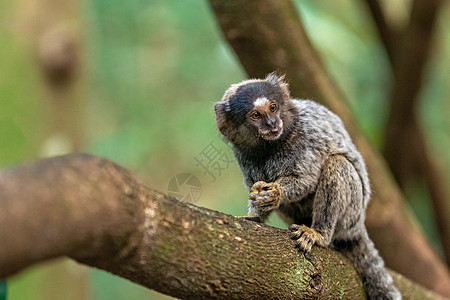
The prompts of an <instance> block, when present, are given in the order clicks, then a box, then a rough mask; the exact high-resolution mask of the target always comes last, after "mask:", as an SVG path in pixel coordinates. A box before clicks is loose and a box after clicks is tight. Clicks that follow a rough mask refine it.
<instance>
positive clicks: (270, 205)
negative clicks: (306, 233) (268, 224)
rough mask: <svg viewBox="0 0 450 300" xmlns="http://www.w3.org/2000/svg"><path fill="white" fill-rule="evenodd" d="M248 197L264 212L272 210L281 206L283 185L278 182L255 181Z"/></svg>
mask: <svg viewBox="0 0 450 300" xmlns="http://www.w3.org/2000/svg"><path fill="white" fill-rule="evenodd" d="M248 199H250V200H252V201H253V202H254V204H255V205H256V207H257V208H258V210H260V211H262V212H269V211H272V210H274V209H277V208H278V207H279V206H280V201H281V187H280V185H279V184H278V183H276V182H271V183H266V182H264V181H258V182H255V184H253V186H252V188H251V189H250V193H249V196H248Z"/></svg>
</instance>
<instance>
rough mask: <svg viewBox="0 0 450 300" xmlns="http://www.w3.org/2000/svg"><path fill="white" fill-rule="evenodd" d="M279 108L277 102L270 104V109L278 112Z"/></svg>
mask: <svg viewBox="0 0 450 300" xmlns="http://www.w3.org/2000/svg"><path fill="white" fill-rule="evenodd" d="M277 110H278V105H277V104H276V103H272V104H270V111H271V112H276V111H277Z"/></svg>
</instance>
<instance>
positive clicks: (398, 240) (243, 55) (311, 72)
mask: <svg viewBox="0 0 450 300" xmlns="http://www.w3.org/2000/svg"><path fill="white" fill-rule="evenodd" d="M210 3H211V6H212V8H213V10H214V13H215V14H216V16H217V20H218V22H219V25H220V28H221V29H222V31H223V34H224V36H225V38H226V39H227V41H228V43H229V44H230V45H231V47H232V48H233V49H234V51H235V52H236V54H237V57H238V58H239V60H240V62H241V63H242V65H243V67H244V69H245V70H246V72H247V74H249V76H250V77H262V76H264V75H265V74H267V73H269V72H271V71H273V70H278V71H279V72H280V73H286V74H287V76H286V77H287V79H288V80H289V82H290V88H291V93H292V94H293V96H295V97H300V98H312V99H314V100H316V101H318V102H320V103H323V104H325V105H326V106H328V107H329V108H330V109H331V110H332V111H334V112H335V113H337V114H338V115H339V116H340V117H341V119H342V120H343V121H344V123H345V125H346V128H347V130H348V131H349V133H350V134H351V136H352V138H353V141H354V142H355V144H356V145H357V147H358V149H359V150H360V151H361V153H362V155H363V156H364V159H365V161H366V164H367V166H368V169H369V173H370V178H371V182H372V185H373V190H374V192H373V197H372V200H371V203H370V207H369V209H368V215H367V222H366V225H367V227H368V230H369V234H370V236H371V238H372V239H373V240H374V242H375V244H376V246H377V248H378V249H379V250H380V253H381V255H382V256H383V258H384V259H385V261H386V263H387V265H388V266H390V267H391V268H393V269H394V270H397V271H399V272H401V273H402V274H405V275H407V276H408V277H410V278H412V279H413V280H415V281H417V282H419V283H421V284H423V285H424V286H426V287H428V288H430V289H433V290H435V291H437V292H439V293H442V294H443V295H447V296H450V274H449V272H448V269H447V268H446V266H445V264H443V262H442V261H441V260H440V258H439V256H438V255H437V254H436V253H435V251H434V250H433V249H432V247H431V246H430V245H429V243H428V242H427V241H426V239H425V238H424V237H423V235H422V234H421V233H420V231H419V230H418V229H417V227H416V226H415V225H414V223H413V222H411V220H410V218H409V216H408V215H407V213H406V210H405V208H404V207H403V206H404V202H403V199H402V194H401V192H400V190H399V188H398V186H397V185H396V184H395V181H394V180H393V178H392V176H391V174H390V173H389V171H388V168H387V167H386V164H385V162H384V161H383V160H382V159H381V157H380V156H379V155H378V154H377V153H376V152H375V151H374V150H373V149H372V148H371V147H370V145H369V144H368V142H367V140H366V139H365V138H364V136H363V135H362V134H361V132H360V131H359V128H358V126H357V124H356V121H355V120H354V117H353V115H352V113H351V111H350V110H349V108H348V106H347V105H346V103H345V101H344V100H343V97H342V96H341V94H340V93H339V91H338V89H337V87H336V85H335V84H334V83H333V82H332V81H331V80H330V78H329V77H328V76H327V73H326V71H325V69H324V67H323V64H322V62H321V60H320V58H319V56H318V54H317V52H316V51H315V50H314V48H313V47H312V45H311V43H310V41H309V39H308V37H307V35H306V33H305V31H304V29H303V26H302V24H301V21H300V19H299V16H298V14H297V12H296V8H295V7H294V6H293V4H292V3H291V2H290V1H288V0H252V1H249V0H246V1H243V0H241V1H232V2H230V1H220V0H210ZM412 262H414V263H412Z"/></svg>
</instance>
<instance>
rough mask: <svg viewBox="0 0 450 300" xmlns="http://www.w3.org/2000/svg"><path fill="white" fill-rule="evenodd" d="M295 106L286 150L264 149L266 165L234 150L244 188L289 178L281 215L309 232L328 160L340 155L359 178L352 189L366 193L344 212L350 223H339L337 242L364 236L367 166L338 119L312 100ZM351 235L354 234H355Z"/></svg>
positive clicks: (341, 221) (257, 158)
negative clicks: (295, 118) (362, 233)
mask: <svg viewBox="0 0 450 300" xmlns="http://www.w3.org/2000/svg"><path fill="white" fill-rule="evenodd" d="M292 102H293V104H294V105H295V109H296V111H297V113H298V121H297V126H296V127H295V129H294V130H293V132H292V133H291V136H290V138H289V139H288V140H287V141H286V142H285V143H284V145H283V147H276V148H272V147H270V146H266V149H264V148H263V149H262V151H263V152H264V156H263V157H264V159H260V157H259V156H258V157H255V156H254V155H252V154H253V153H252V154H250V155H248V154H247V153H246V152H242V151H241V150H240V149H239V147H236V146H235V147H234V154H235V156H236V158H237V160H238V162H239V165H240V167H241V170H242V172H243V174H244V180H245V183H246V185H247V186H248V187H249V188H250V187H251V186H252V185H253V184H254V183H255V182H257V181H261V180H262V181H266V182H275V181H277V180H280V179H282V178H288V181H289V183H288V184H285V185H281V187H282V190H283V201H282V203H281V205H280V207H279V211H278V212H279V214H280V215H281V217H282V218H283V219H284V220H285V221H286V222H287V223H288V224H292V223H296V224H306V225H308V226H310V225H311V222H312V219H311V218H312V214H313V201H314V194H315V192H316V190H317V186H318V184H319V180H320V177H321V172H322V166H323V164H324V162H325V161H326V160H327V158H328V157H330V156H333V155H342V156H344V157H345V158H346V159H347V160H348V161H349V162H350V163H351V164H352V165H353V167H354V169H355V171H356V173H357V174H358V178H354V179H355V181H354V184H355V187H354V189H355V190H358V191H361V190H362V195H359V194H358V195H356V197H355V198H354V199H352V201H351V202H352V203H351V205H349V206H347V207H346V208H345V212H344V214H345V215H346V217H345V218H341V219H340V220H339V221H338V222H337V224H336V229H335V232H334V238H335V239H336V238H337V239H339V238H348V237H349V236H356V235H357V234H359V233H360V232H359V228H360V227H361V226H364V214H361V212H363V211H364V210H365V208H366V206H367V203H368V201H369V199H370V184H369V180H368V176H367V171H366V168H365V165H364V161H363V159H362V157H361V155H360V154H359V152H358V151H357V150H356V147H355V146H354V145H353V143H352V141H351V139H350V137H349V135H348V133H347V131H346V130H345V128H344V125H343V124H342V121H341V120H340V119H339V117H337V116H336V115H335V114H334V113H332V112H331V111H329V110H328V109H327V108H325V107H324V106H322V105H319V104H317V103H315V102H313V101H310V100H299V99H292ZM353 176H355V175H354V174H353ZM284 181H286V180H284ZM250 205H251V202H250ZM341 230H343V232H342V234H340V231H341ZM351 231H356V232H355V234H352V233H351Z"/></svg>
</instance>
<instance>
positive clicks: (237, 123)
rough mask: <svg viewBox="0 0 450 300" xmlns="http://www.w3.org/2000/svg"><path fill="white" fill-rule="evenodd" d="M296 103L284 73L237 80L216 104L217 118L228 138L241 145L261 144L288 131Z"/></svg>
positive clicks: (221, 130) (275, 138)
mask: <svg viewBox="0 0 450 300" xmlns="http://www.w3.org/2000/svg"><path fill="white" fill-rule="evenodd" d="M292 106H293V105H292V103H291V100H290V95H289V89H288V85H287V83H285V82H284V76H281V77H279V76H277V75H276V74H275V73H270V74H269V75H268V76H267V77H266V78H264V79H251V80H246V81H243V82H241V83H238V84H233V85H232V86H231V87H230V88H229V89H228V90H227V91H226V92H225V95H224V96H223V98H222V100H221V101H220V102H218V103H217V104H216V105H215V108H214V109H215V112H216V122H217V126H218V128H219V130H220V132H221V133H222V134H223V135H224V137H225V140H227V141H229V142H232V143H233V144H235V145H237V146H247V147H248V146H257V145H259V144H261V143H264V142H273V141H277V140H278V139H280V137H282V136H283V134H286V126H287V125H289V124H290V123H291V121H292V120H291V117H292Z"/></svg>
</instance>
